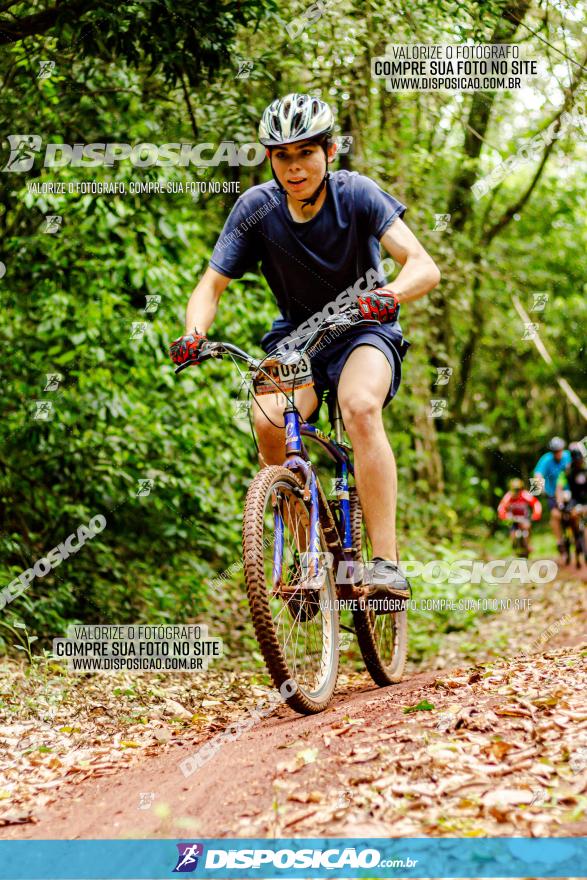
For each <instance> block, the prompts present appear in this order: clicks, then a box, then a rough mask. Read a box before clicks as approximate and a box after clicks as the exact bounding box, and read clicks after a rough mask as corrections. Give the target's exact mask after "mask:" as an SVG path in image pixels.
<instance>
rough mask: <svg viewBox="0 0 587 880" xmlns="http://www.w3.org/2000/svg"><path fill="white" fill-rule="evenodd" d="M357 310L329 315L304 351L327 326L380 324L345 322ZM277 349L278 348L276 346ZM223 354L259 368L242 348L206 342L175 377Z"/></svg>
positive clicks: (227, 343)
mask: <svg viewBox="0 0 587 880" xmlns="http://www.w3.org/2000/svg"><path fill="white" fill-rule="evenodd" d="M360 314H361V313H360V312H359V310H358V308H357V307H356V306H351V307H350V308H348V309H342V310H341V311H340V312H339V313H338V314H337V315H331V316H330V317H328V318H326V320H325V321H324V322H323V323H322V324H320V325H319V326H318V327H316V329H315V331H314V333H312V334H311V335H310V341H309V342H307V343H306V344H305V346H304V349H303V350H305V349H307V348H309V347H310V342H311V341H313V340H314V337H315V336H317V335H319V334H320V333H325V332H326V331H327V330H328V327H329V326H335V325H337V324H339V325H340V324H344V323H350V324H351V325H356V324H381V321H378V320H376V319H375V318H361V319H360V320H358V321H350V322H348V321H345V320H344V318H345V317H348V318H350V317H355V316H356V315H360ZM278 348H279V346H278ZM224 354H233V355H235V356H236V357H239V358H241V359H242V360H244V361H246V362H247V363H248V364H249V365H250V366H253V367H259V366H260V365H261V363H262V361H260V360H258V359H257V358H253V357H251V355H250V354H247V352H246V351H243V349H242V348H239V347H238V346H237V345H233V344H232V343H231V342H212V341H207V342H206V343H205V344H204V345H203V346H202V351H201V354H200V355H198V357H197V358H194V359H192V360H189V361H186V362H185V363H184V364H180V365H179V367H177V369H176V370H175V375H176V376H177V374H178V373H181V372H182V370H185V369H187V367H191V366H193V365H195V364H201V363H203V362H204V361H207V360H210V358H221V357H222V356H223V355H224Z"/></svg>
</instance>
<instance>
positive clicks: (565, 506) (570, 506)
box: [556, 443, 587, 546]
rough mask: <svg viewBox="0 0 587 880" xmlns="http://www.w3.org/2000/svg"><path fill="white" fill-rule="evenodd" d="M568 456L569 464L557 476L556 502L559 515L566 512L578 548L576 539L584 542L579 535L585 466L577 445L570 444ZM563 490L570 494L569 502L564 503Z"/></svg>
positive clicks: (585, 501) (586, 497)
mask: <svg viewBox="0 0 587 880" xmlns="http://www.w3.org/2000/svg"><path fill="white" fill-rule="evenodd" d="M569 454H570V459H571V462H570V464H568V465H567V466H566V468H565V469H564V471H562V472H561V473H560V474H559V477H558V480H557V484H556V500H557V506H558V511H559V515H560V514H562V512H563V511H565V510H566V511H568V515H569V521H570V524H571V529H572V532H573V536H574V538H575V543H576V544H577V546H578V542H577V539H578V538H581V537H582V538H583V542H584V541H585V536H581V534H580V533H581V520H582V517H583V514H584V508H585V507H586V506H587V465H586V464H585V457H584V455H583V450H582V449H581V446H580V445H579V444H578V443H571V444H570V446H569ZM565 490H567V491H568V492H570V495H571V497H570V499H569V501H565V496H564V492H565ZM583 546H585V544H583Z"/></svg>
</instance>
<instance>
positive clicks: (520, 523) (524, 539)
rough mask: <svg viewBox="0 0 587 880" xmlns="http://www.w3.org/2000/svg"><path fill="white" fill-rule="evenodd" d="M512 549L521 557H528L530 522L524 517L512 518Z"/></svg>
mask: <svg viewBox="0 0 587 880" xmlns="http://www.w3.org/2000/svg"><path fill="white" fill-rule="evenodd" d="M511 520H512V528H511V532H510V534H511V538H512V549H513V551H514V552H515V553H519V555H520V556H522V557H526V558H527V557H528V556H529V555H530V550H529V545H530V541H529V539H530V521H529V519H528V517H526V516H512V517H511Z"/></svg>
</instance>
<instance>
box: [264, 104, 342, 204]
mask: <svg viewBox="0 0 587 880" xmlns="http://www.w3.org/2000/svg"><path fill="white" fill-rule="evenodd" d="M333 129H334V116H333V114H332V110H331V109H330V107H329V106H328V104H326V103H325V102H324V101H321V100H320V98H315V97H314V96H313V95H301V94H299V93H298V92H291V94H289V95H286V96H285V98H276V99H275V101H272V102H271V104H269V106H268V107H266V108H265V110H264V112H263V116H262V117H261V122H260V123H259V140H260V142H261V143H262V144H263V146H264V147H280V146H284V145H285V144H295V143H297V142H298V141H307V140H317V141H320V142H321V145H322V149H323V150H324V156H325V158H326V172H325V174H324V177H323V178H322V181H321V183H320V186H319V187H318V188H317V189H316V191H315V192H314V193H312V195H311V196H310V197H309V198H307V199H300V201H301V203H302V205H304V206H305V205H313V204H314V202H315V201H316V199H317V198H318V196H319V195H320V193H321V192H322V190H323V189H324V187H325V186H326V181H327V180H328V178H329V177H330V174H329V172H328V151H327V149H326V139H327V138H328V135H329V134H331V133H332V130H333ZM269 162H270V164H271V173H272V175H273V179H274V180H275V183H276V184H277V186H278V187H279V189H280V190H281V192H284V189H283V187H282V185H281V184H280V182H279V180H278V178H277V175H276V174H275V171H274V170H273V162H271V157H270V158H269Z"/></svg>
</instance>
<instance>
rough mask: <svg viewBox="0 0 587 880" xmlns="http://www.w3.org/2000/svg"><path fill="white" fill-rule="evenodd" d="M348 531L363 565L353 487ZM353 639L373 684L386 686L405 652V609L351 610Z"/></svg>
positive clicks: (366, 550)
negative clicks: (355, 639) (382, 612)
mask: <svg viewBox="0 0 587 880" xmlns="http://www.w3.org/2000/svg"><path fill="white" fill-rule="evenodd" d="M350 506H351V532H352V537H353V547H354V548H355V559H356V560H357V562H361V563H362V564H363V565H365V564H366V563H367V561H368V560H369V557H370V545H369V538H368V536H367V530H366V528H365V523H364V520H363V511H362V509H361V502H360V501H359V496H358V494H357V490H356V489H354V488H353V489H351V490H350ZM353 618H354V622H355V632H356V634H357V641H358V643H359V648H360V649H361V654H362V655H363V660H364V661H365V666H366V667H367V671H368V673H369V675H370V676H371V678H372V679H373V681H374V682H375V684H378V685H379V686H380V687H386V686H387V685H389V684H395V683H396V682H398V681H401V678H402V675H403V673H404V667H405V665H406V657H407V652H408V612H407V611H406V609H404V610H403V611H398V612H395V613H390V614H375V612H374V611H370V610H369V609H368V608H365V609H361V608H359V609H358V610H356V611H354V612H353Z"/></svg>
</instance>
